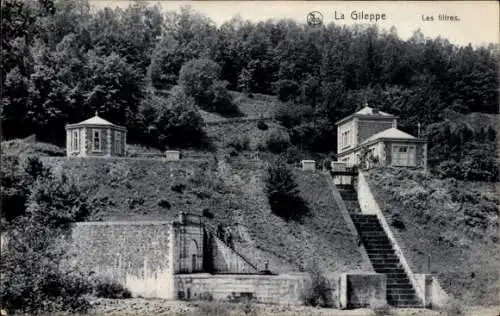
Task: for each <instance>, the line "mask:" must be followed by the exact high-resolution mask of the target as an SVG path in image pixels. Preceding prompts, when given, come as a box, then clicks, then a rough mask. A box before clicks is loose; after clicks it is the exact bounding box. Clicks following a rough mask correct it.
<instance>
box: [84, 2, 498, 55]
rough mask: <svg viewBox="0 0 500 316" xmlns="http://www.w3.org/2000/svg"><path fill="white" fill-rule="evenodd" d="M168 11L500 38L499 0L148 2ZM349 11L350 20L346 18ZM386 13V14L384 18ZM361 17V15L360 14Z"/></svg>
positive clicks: (217, 18) (404, 34) (463, 38)
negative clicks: (315, 18) (313, 16)
mask: <svg viewBox="0 0 500 316" xmlns="http://www.w3.org/2000/svg"><path fill="white" fill-rule="evenodd" d="M147 2H148V3H151V4H153V3H157V4H159V5H160V6H161V7H163V8H164V9H165V10H167V11H176V10H178V9H179V8H180V7H181V6H186V5H189V6H191V7H192V8H193V9H194V10H196V11H198V12H200V13H202V14H204V15H206V16H208V17H209V18H211V19H212V20H213V21H214V22H215V23H216V24H217V25H220V24H222V23H223V22H225V21H227V20H229V19H231V18H232V17H234V16H236V15H240V16H241V17H242V18H243V19H245V20H250V21H253V22H257V21H265V20H268V19H281V18H286V19H294V20H296V21H297V22H300V23H305V22H306V19H307V15H308V13H309V12H312V11H319V12H320V13H321V14H322V15H323V23H326V24H328V23H331V22H334V23H336V24H341V25H343V24H345V25H353V24H355V23H376V24H378V25H379V27H380V28H382V29H390V28H391V27H392V26H395V27H396V29H397V33H398V35H399V36H400V37H401V38H403V39H407V38H409V37H410V36H411V35H412V34H413V32H414V31H416V30H417V29H420V30H421V31H422V32H423V34H424V35H425V36H428V37H437V36H441V37H443V38H446V39H448V40H449V41H450V42H452V43H455V44H458V45H467V44H469V43H471V44H472V45H473V46H478V45H487V44H489V43H496V44H498V43H499V36H500V34H499V32H500V31H499V30H500V24H499V9H500V7H499V4H498V3H497V1H372V2H369V1H147ZM90 3H91V4H92V5H93V6H95V7H96V8H103V7H113V8H114V7H117V6H119V7H123V8H125V7H127V6H128V5H129V4H130V3H132V1H125V0H114V1H112V0H90ZM353 11H355V12H357V13H360V12H363V14H368V15H369V14H372V15H373V16H374V17H375V16H376V15H377V14H378V15H379V20H378V21H377V22H375V21H373V20H372V21H371V22H370V21H368V22H366V21H360V20H354V19H353V17H352V16H351V14H352V12H353ZM342 14H343V17H344V19H341V17H342ZM382 14H385V19H382ZM357 15H358V16H359V15H360V14H357ZM440 15H446V16H453V17H455V16H456V17H458V19H459V21H444V20H440V19H439V18H440Z"/></svg>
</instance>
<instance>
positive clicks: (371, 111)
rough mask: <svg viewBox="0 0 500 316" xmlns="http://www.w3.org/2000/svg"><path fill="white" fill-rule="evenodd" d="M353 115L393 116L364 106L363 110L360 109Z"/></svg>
mask: <svg viewBox="0 0 500 316" xmlns="http://www.w3.org/2000/svg"><path fill="white" fill-rule="evenodd" d="M354 114H358V115H381V116H393V115H391V114H389V113H385V112H382V111H379V110H377V109H374V108H371V107H369V106H365V107H364V108H362V109H361V110H359V111H358V112H356V113H354Z"/></svg>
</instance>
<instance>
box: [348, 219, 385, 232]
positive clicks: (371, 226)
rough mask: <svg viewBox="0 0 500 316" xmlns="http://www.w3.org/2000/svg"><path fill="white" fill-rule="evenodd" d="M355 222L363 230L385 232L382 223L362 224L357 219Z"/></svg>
mask: <svg viewBox="0 0 500 316" xmlns="http://www.w3.org/2000/svg"><path fill="white" fill-rule="evenodd" d="M353 223H354V225H355V226H356V228H358V229H360V230H361V232H384V230H383V229H382V226H380V224H372V223H367V224H360V223H358V222H356V221H353Z"/></svg>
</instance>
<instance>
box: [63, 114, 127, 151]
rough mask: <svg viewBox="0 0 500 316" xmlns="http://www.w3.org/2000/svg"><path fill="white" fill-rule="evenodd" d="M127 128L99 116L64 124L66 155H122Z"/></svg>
mask: <svg viewBox="0 0 500 316" xmlns="http://www.w3.org/2000/svg"><path fill="white" fill-rule="evenodd" d="M126 141H127V129H126V128H125V127H123V126H119V125H115V124H113V123H111V122H108V121H106V120H105V119H103V118H101V117H99V116H98V115H97V112H96V114H95V116H94V117H92V118H89V119H88V120H85V121H83V122H80V123H75V124H67V125H66V155H67V156H73V157H88V156H93V157H102V156H104V157H110V156H124V155H125V144H126Z"/></svg>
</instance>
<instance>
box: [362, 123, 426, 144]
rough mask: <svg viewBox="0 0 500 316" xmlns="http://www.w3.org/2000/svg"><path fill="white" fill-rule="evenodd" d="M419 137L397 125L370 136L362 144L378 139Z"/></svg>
mask: <svg viewBox="0 0 500 316" xmlns="http://www.w3.org/2000/svg"><path fill="white" fill-rule="evenodd" d="M382 138H383V139H415V140H416V139H418V138H416V137H415V136H413V135H410V134H408V133H405V132H403V131H402V130H399V129H397V128H395V127H392V128H388V129H386V130H384V131H382V132H380V133H377V134H374V135H372V136H370V137H368V138H367V139H366V140H365V141H363V142H362V143H361V144H365V143H369V142H372V141H374V140H377V139H382Z"/></svg>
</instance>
